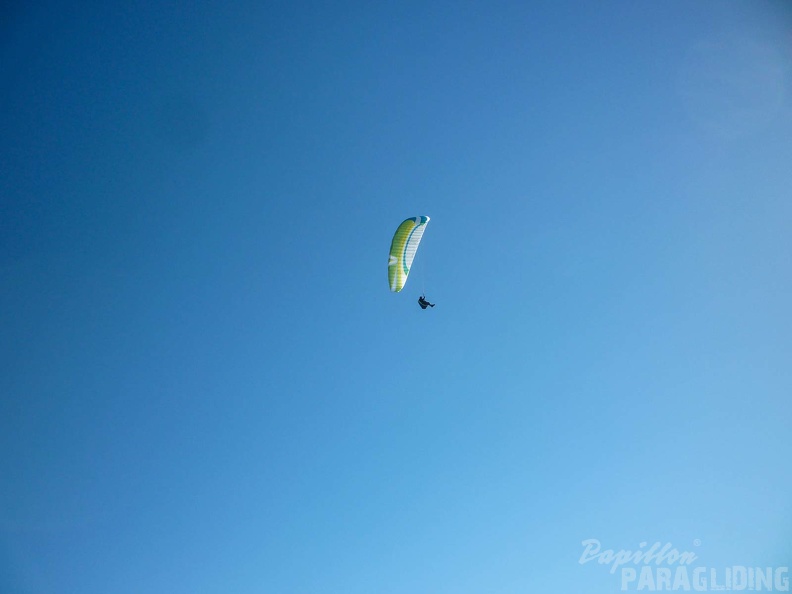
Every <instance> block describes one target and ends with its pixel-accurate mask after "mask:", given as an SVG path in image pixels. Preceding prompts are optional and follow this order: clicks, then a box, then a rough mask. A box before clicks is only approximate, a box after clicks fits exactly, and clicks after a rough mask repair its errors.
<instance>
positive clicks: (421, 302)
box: [418, 295, 435, 309]
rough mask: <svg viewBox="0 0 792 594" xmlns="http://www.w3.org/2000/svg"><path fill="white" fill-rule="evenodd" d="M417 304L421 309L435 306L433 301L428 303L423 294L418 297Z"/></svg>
mask: <svg viewBox="0 0 792 594" xmlns="http://www.w3.org/2000/svg"><path fill="white" fill-rule="evenodd" d="M418 305H420V306H421V309H426V308H427V307H434V306H435V304H434V303H429V302H428V301H427V300H426V298H425V297H424V296H423V295H421V296H420V297H418Z"/></svg>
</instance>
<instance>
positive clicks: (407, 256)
mask: <svg viewBox="0 0 792 594" xmlns="http://www.w3.org/2000/svg"><path fill="white" fill-rule="evenodd" d="M428 223H429V217H427V216H417V217H410V218H409V219H406V220H405V221H403V222H402V224H401V225H399V227H398V228H397V229H396V233H395V234H394V235H393V240H392V241H391V247H390V254H389V256H388V285H389V286H390V290H391V291H393V292H394V293H398V292H399V291H401V290H402V289H403V288H404V285H405V284H406V283H407V277H408V276H409V275H410V268H411V267H412V263H413V260H414V259H415V253H416V252H417V251H418V245H419V244H420V243H421V238H422V237H423V234H424V231H425V230H426V225H427V224H428ZM418 305H420V306H421V309H426V308H427V307H434V303H429V302H428V301H427V300H426V297H425V295H421V297H420V298H419V299H418Z"/></svg>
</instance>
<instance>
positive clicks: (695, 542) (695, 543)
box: [693, 538, 701, 547]
mask: <svg viewBox="0 0 792 594" xmlns="http://www.w3.org/2000/svg"><path fill="white" fill-rule="evenodd" d="M693 546H694V547H700V546H701V539H700V538H694V539H693Z"/></svg>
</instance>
